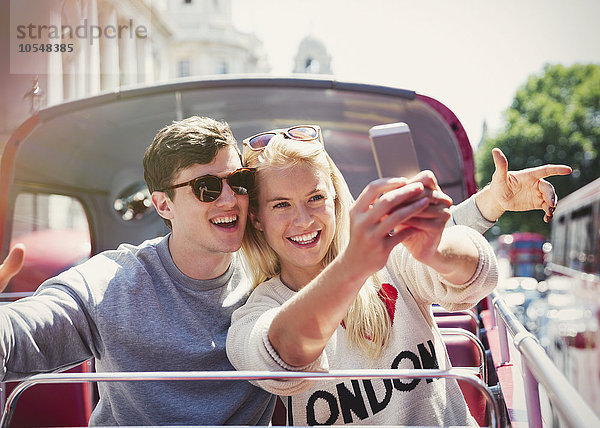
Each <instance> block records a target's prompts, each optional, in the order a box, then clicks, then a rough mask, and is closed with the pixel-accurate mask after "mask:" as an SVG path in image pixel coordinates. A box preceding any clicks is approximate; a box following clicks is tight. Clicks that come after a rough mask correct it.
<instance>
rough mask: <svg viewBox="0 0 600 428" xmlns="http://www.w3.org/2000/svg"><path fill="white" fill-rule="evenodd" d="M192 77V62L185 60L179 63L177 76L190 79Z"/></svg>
mask: <svg viewBox="0 0 600 428" xmlns="http://www.w3.org/2000/svg"><path fill="white" fill-rule="evenodd" d="M189 75H190V60H189V59H183V60H181V61H179V64H178V67H177V76H178V77H188V76H189Z"/></svg>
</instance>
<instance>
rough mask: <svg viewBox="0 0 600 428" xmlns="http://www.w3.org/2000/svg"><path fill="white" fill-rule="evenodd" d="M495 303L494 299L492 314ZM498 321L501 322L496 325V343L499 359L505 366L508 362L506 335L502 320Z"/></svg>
mask: <svg viewBox="0 0 600 428" xmlns="http://www.w3.org/2000/svg"><path fill="white" fill-rule="evenodd" d="M495 301H496V299H494V305H493V306H492V308H494V309H493V310H494V312H496V311H497V308H496V305H495ZM500 321H501V322H499V323H498V341H499V345H500V357H501V358H502V364H505V363H508V362H509V361H510V350H509V349H508V334H507V332H506V324H505V323H504V320H503V319H502V318H500Z"/></svg>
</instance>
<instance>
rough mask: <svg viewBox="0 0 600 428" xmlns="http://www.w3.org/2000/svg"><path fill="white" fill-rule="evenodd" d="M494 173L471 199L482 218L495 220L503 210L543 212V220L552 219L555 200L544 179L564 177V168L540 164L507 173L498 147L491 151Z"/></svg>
mask: <svg viewBox="0 0 600 428" xmlns="http://www.w3.org/2000/svg"><path fill="white" fill-rule="evenodd" d="M492 156H493V157H494V165H495V166H496V171H495V172H494V174H493V175H492V181H491V183H490V184H489V186H487V187H486V188H484V189H483V190H482V191H481V192H479V193H478V194H477V195H476V196H475V202H476V203H477V207H478V208H479V210H480V211H481V213H482V214H483V216H484V217H485V218H487V219H488V220H490V221H496V220H497V219H498V217H500V216H501V215H502V214H503V213H504V212H505V211H529V210H536V209H541V210H543V211H544V213H545V214H544V221H545V222H546V223H547V222H548V221H550V219H551V218H552V215H553V214H554V210H555V208H556V203H557V201H558V197H557V196H556V192H555V191H554V187H553V186H552V184H550V183H549V182H547V181H546V180H544V178H545V177H549V176H551V175H567V174H570V173H571V171H572V169H571V167H569V166H567V165H542V166H538V167H535V168H527V169H522V170H520V171H509V170H508V160H507V159H506V156H504V153H502V151H501V150H500V149H498V148H494V149H493V150H492Z"/></svg>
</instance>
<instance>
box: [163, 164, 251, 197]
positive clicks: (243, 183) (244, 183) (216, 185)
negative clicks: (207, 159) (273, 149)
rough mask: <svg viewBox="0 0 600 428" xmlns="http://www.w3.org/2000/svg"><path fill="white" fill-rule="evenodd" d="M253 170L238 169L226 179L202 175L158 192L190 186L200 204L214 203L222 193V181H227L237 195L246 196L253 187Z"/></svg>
mask: <svg viewBox="0 0 600 428" xmlns="http://www.w3.org/2000/svg"><path fill="white" fill-rule="evenodd" d="M254 171H255V170H254V168H239V169H236V170H235V171H233V172H232V173H231V174H229V175H228V176H227V177H217V176H216V175H211V174H207V175H203V176H201V177H196V178H194V179H192V180H190V181H186V182H185V183H181V184H175V185H173V186H169V187H166V188H164V189H163V190H160V191H161V192H164V191H165V190H169V189H177V188H179V187H185V186H191V187H192V190H193V191H194V195H196V197H197V198H198V200H199V201H202V202H213V201H216V200H217V199H218V198H219V196H221V192H222V191H223V180H227V184H229V187H231V190H233V191H234V192H235V193H237V194H238V195H247V194H248V192H249V191H250V190H251V189H252V186H254Z"/></svg>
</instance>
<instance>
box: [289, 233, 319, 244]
mask: <svg viewBox="0 0 600 428" xmlns="http://www.w3.org/2000/svg"><path fill="white" fill-rule="evenodd" d="M318 234H319V232H312V233H305V234H304V235H296V236H290V239H291V240H292V241H294V242H297V243H299V244H307V243H310V242H312V241H314V240H315V238H316V237H317V235H318Z"/></svg>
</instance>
